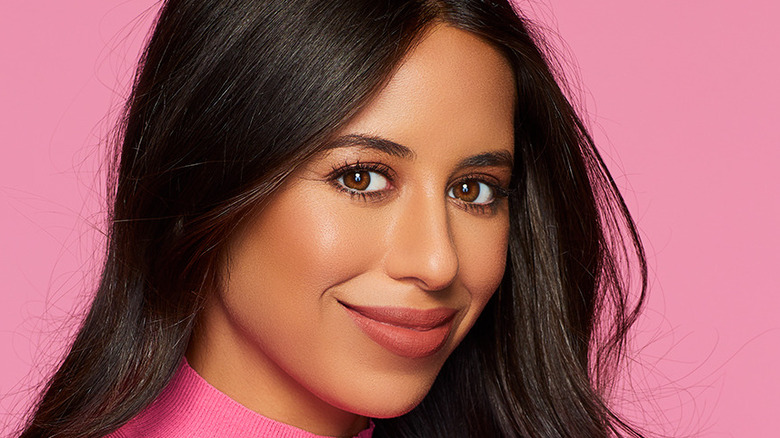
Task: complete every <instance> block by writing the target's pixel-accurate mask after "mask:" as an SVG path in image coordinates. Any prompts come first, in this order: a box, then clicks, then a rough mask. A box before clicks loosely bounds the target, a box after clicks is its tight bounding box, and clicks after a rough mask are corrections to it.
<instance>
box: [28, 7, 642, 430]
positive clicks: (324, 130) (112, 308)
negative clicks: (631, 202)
mask: <svg viewBox="0 0 780 438" xmlns="http://www.w3.org/2000/svg"><path fill="white" fill-rule="evenodd" d="M537 41H538V40H537V39H536V38H535V37H534V35H533V34H532V33H531V32H530V30H529V28H528V25H527V23H525V22H524V21H523V20H522V19H521V18H519V17H518V16H517V15H516V13H515V11H513V9H512V7H511V6H510V4H509V3H507V2H502V1H491V2H484V1H439V0H417V1H382V2H377V1H375V0H362V1H361V0H352V1H317V2H313V1H302V0H301V1H290V0H278V1H263V2H258V1H250V0H233V1H216V0H215V1H203V0H198V1H194V0H170V1H167V2H166V3H165V4H164V5H163V8H162V10H161V12H160V16H159V17H158V20H157V24H156V27H155V31H154V33H153V35H152V37H151V39H150V40H149V43H148V46H147V48H146V51H145V52H144V55H143V58H142V60H141V62H140V65H139V70H138V74H137V77H136V81H135V85H134V88H133V93H132V95H131V97H130V99H129V101H128V105H127V109H126V117H125V118H124V120H123V125H122V127H121V128H122V129H121V130H120V133H121V135H120V137H119V141H118V142H117V143H118V144H120V146H121V147H120V148H119V149H118V152H117V159H118V168H117V171H116V172H115V173H114V177H115V179H114V181H115V184H116V186H115V190H116V191H115V193H116V195H115V198H114V204H113V205H114V208H113V211H112V215H113V216H112V219H113V221H112V227H111V233H110V236H109V246H108V253H107V258H106V263H105V266H104V270H103V275H102V281H101V284H100V287H99V290H98V292H97V295H96V297H95V300H94V302H93V304H92V307H91V309H90V312H89V314H88V316H87V319H86V321H85V322H84V325H83V327H82V328H81V330H80V332H79V334H78V336H77V338H76V340H75V341H74V344H73V346H72V348H71V350H70V353H69V354H68V356H67V357H66V359H65V360H64V362H63V363H62V364H61V366H60V368H59V369H58V371H57V373H56V374H55V375H54V377H53V378H52V379H51V381H50V382H49V383H48V386H47V388H46V391H45V392H44V394H43V396H42V398H41V400H40V402H39V404H38V406H37V410H36V412H35V413H34V415H33V416H32V418H31V419H30V420H29V423H28V426H27V428H26V429H25V431H24V432H23V434H22V436H24V437H33V436H80V437H81V436H83V437H93V436H94V437H99V436H105V435H108V434H113V435H111V436H115V437H128V436H165V437H171V436H212V435H215V434H216V435H219V436H249V435H252V436H274V435H275V436H285V437H288V436H289V437H292V436H322V435H325V436H356V435H357V436H361V437H365V436H371V435H372V434H373V436H374V437H382V436H388V437H411V436H420V437H432V436H446V437H454V436H470V437H494V436H526V437H548V436H588V437H598V436H611V435H616V434H621V433H625V434H629V435H637V434H636V432H634V431H632V430H631V429H630V428H629V427H627V426H626V425H625V424H624V423H623V422H621V421H620V420H619V419H618V418H617V417H616V416H615V415H614V414H613V413H612V412H611V411H610V410H609V408H608V407H607V405H606V404H605V400H604V395H605V391H606V390H607V389H608V384H609V371H610V370H612V369H613V368H614V367H615V366H616V365H617V361H618V359H619V358H620V355H621V353H622V351H623V346H624V340H625V335H626V330H627V329H628V327H629V326H630V324H631V323H632V322H633V320H634V319H635V317H636V314H637V312H638V308H639V305H638V304H637V305H636V306H635V307H633V308H631V307H630V306H629V301H628V298H627V291H626V290H625V286H624V284H623V282H621V278H620V273H621V266H620V263H619V261H620V260H625V259H626V258H627V257H628V254H630V253H633V254H636V259H637V260H638V262H639V268H640V272H641V274H642V285H643V287H642V292H641V293H642V294H643V293H644V270H645V267H644V257H643V252H642V248H641V245H640V243H639V239H638V237H637V234H636V231H635V228H634V225H633V223H632V221H631V219H630V217H629V216H628V213H627V211H626V208H625V205H624V203H623V201H622V199H621V198H620V196H619V194H618V193H617V190H616V189H615V186H614V184H613V182H612V180H611V178H610V177H609V175H608V173H607V171H606V169H605V168H604V166H603V164H602V162H601V160H600V158H599V157H598V154H597V153H596V151H595V149H594V148H593V145H592V141H591V139H590V137H589V136H588V134H587V132H586V130H585V129H584V127H583V125H582V123H581V122H580V120H579V119H578V118H577V116H576V114H575V112H574V110H573V109H572V107H571V105H570V104H569V102H568V101H567V99H566V98H565V96H564V95H563V93H562V92H561V90H560V88H559V86H558V85H557V84H556V81H555V77H554V74H553V72H552V71H551V69H550V67H549V65H548V63H547V61H546V59H545V55H544V54H543V52H541V51H540V49H539V48H538V47H537ZM621 229H622V230H623V232H624V233H625V234H626V235H627V237H628V239H629V243H628V245H626V246H623V245H621V243H620V242H621V241H620V235H621V234H620V230H621ZM641 298H642V295H640V297H639V302H640V303H641ZM312 434H314V435H312Z"/></svg>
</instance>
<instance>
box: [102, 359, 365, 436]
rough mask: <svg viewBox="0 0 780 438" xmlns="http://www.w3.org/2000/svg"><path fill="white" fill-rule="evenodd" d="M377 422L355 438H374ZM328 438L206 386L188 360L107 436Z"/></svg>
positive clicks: (206, 383) (208, 385)
mask: <svg viewBox="0 0 780 438" xmlns="http://www.w3.org/2000/svg"><path fill="white" fill-rule="evenodd" d="M373 431H374V423H373V422H372V423H371V424H370V426H369V428H368V429H366V430H364V431H362V432H360V433H359V434H358V435H357V436H356V437H355V438H371V435H372V433H373ZM140 437H145V438H201V437H202V438H207V437H208V438H212V437H220V438H239V437H241V438H244V437H257V438H261V437H268V438H324V437H322V436H321V435H315V434H313V433H310V432H306V431H305V430H302V429H298V428H297V427H293V426H290V425H288V424H284V423H280V422H278V421H274V420H271V419H270V418H266V417H264V416H262V415H260V414H258V413H256V412H254V411H251V410H249V409H247V408H246V407H244V406H242V405H241V404H239V403H238V402H236V401H235V400H233V399H231V398H230V397H228V396H227V395H225V394H223V393H222V392H220V391H219V390H218V389H217V388H214V387H213V386H211V385H210V384H209V383H208V382H206V381H205V380H204V379H203V378H202V377H201V376H200V375H198V373H196V372H195V370H193V369H192V367H190V365H189V364H188V363H187V361H186V359H185V360H182V363H181V365H180V366H179V369H178V370H177V371H176V374H175V375H174V376H173V379H172V380H171V382H170V383H169V384H168V386H167V387H166V388H165V390H163V392H162V393H161V394H160V396H159V397H157V399H155V401H154V402H152V404H150V405H149V406H148V407H147V408H146V409H144V410H143V411H142V412H141V413H140V414H138V415H137V416H136V417H134V418H133V419H132V420H130V421H129V422H128V423H127V424H125V425H124V426H122V427H121V428H119V430H117V431H116V432H114V433H112V434H110V435H108V436H107V437H106V438H140Z"/></svg>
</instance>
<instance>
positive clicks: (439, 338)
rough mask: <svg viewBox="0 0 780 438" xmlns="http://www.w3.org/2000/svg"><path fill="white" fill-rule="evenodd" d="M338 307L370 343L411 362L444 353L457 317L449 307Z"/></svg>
mask: <svg viewBox="0 0 780 438" xmlns="http://www.w3.org/2000/svg"><path fill="white" fill-rule="evenodd" d="M339 303H340V304H341V305H342V306H344V309H346V311H347V313H348V314H349V316H350V317H351V318H352V321H354V322H355V324H356V325H357V326H358V327H359V328H360V329H361V330H362V331H363V333H365V334H366V335H367V336H368V337H369V338H371V340H373V341H374V342H376V343H377V344H379V345H381V346H382V347H384V348H385V349H387V350H389V351H390V352H392V353H395V354H397V355H399V356H403V357H409V358H421V357H426V356H430V355H432V354H434V353H436V352H438V351H439V350H441V348H442V347H443V346H444V344H445V342H446V341H447V338H448V337H449V335H450V331H451V330H452V323H453V319H454V317H455V314H456V313H457V311H456V310H455V309H450V308H446V307H439V308H436V309H429V310H421V309H411V308H404V307H369V306H357V305H353V304H347V303H344V302H341V301H339Z"/></svg>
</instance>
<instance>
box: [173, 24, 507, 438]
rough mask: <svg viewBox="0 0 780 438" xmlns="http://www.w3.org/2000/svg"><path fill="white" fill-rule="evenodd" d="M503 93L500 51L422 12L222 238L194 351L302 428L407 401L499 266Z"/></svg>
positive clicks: (200, 362)
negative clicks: (377, 72) (355, 97)
mask: <svg viewBox="0 0 780 438" xmlns="http://www.w3.org/2000/svg"><path fill="white" fill-rule="evenodd" d="M515 99H516V96H515V87H514V82H513V75H512V71H511V68H510V66H509V64H508V63H507V61H506V60H505V59H504V58H503V57H502V56H501V55H500V53H499V52H498V51H497V50H495V49H494V48H492V46H490V45H488V44H487V43H486V42H484V41H483V40H481V39H479V38H478V37H476V36H474V35H473V34H470V33H467V32H464V31H461V30H456V29H454V28H452V27H448V26H444V25H440V26H437V27H436V28H434V29H433V30H432V31H431V32H430V33H429V34H427V36H426V37H425V38H424V39H423V40H422V42H421V43H420V44H419V45H418V46H417V47H416V48H415V49H414V50H413V51H412V52H410V53H409V54H408V55H407V57H406V58H405V60H404V62H403V63H402V64H401V65H400V67H399V68H398V70H397V71H396V73H395V74H394V75H393V77H392V78H391V80H390V82H389V83H388V84H387V86H386V87H385V88H384V89H383V90H382V91H381V92H380V93H379V94H378V95H377V96H376V97H375V98H374V99H373V100H372V101H371V102H370V103H369V104H368V105H367V106H365V107H364V108H363V109H362V110H361V111H360V112H359V113H358V114H357V116H356V117H355V118H354V119H352V120H351V121H350V123H348V124H347V125H346V126H345V127H344V128H343V129H342V130H341V131H340V132H339V133H338V137H339V140H337V141H336V142H335V143H334V147H332V148H330V149H328V150H326V151H324V152H322V153H320V154H319V155H317V156H316V157H314V158H313V159H311V160H310V161H309V162H308V163H306V164H305V165H303V166H302V168H301V169H300V170H299V171H297V173H295V174H294V175H293V176H292V177H290V178H289V179H288V180H287V181H286V183H285V184H284V185H283V186H282V188H281V189H280V190H279V191H278V192H277V193H276V194H275V195H274V196H273V198H272V199H271V200H270V202H269V203H268V204H267V206H265V207H264V208H263V209H262V211H260V212H259V213H258V214H257V215H256V216H255V217H254V218H253V220H251V221H250V222H249V223H248V225H247V226H245V227H244V228H243V229H242V230H241V231H240V232H239V233H237V235H236V236H235V237H234V239H233V240H232V242H231V245H230V250H229V260H228V262H227V263H226V265H227V266H226V270H225V272H226V274H225V284H224V287H223V290H221V291H219V293H218V294H215V295H214V296H213V297H212V298H213V299H211V300H210V301H209V303H208V304H207V307H206V308H205V309H204V311H203V314H202V318H201V320H200V325H199V326H198V329H197V332H196V336H195V337H194V338H193V341H192V343H191V348H190V351H189V352H188V358H189V360H190V362H191V364H192V366H193V367H194V368H195V369H196V370H197V371H198V372H199V373H200V374H201V375H202V376H203V377H204V378H205V379H206V380H208V381H209V382H210V383H212V384H213V385H214V386H215V387H217V388H218V389H220V390H222V391H223V392H225V393H226V394H228V395H229V396H231V397H232V398H234V399H235V400H237V401H239V402H240V403H242V404H244V405H245V406H247V407H249V408H250V409H253V410H255V411H257V412H260V413H261V414H263V415H265V416H268V417H270V418H273V419H276V420H279V421H283V422H286V423H289V424H292V425H295V426H298V427H301V428H303V429H306V430H309V431H311V432H314V433H320V434H329V435H341V434H350V433H353V432H355V431H356V430H359V429H360V428H362V427H364V426H365V421H366V420H365V418H364V417H366V416H367V417H393V416H398V415H401V414H404V413H406V412H407V411H409V410H411V409H412V408H413V407H414V406H416V405H417V404H418V403H419V402H420V401H421V400H422V399H423V397H424V396H425V395H426V393H427V392H428V390H429V389H430V387H431V385H432V384H433V381H434V379H435V378H436V375H437V373H438V372H439V370H440V368H441V366H442V365H443V364H444V361H445V360H446V359H447V357H448V356H449V355H450V353H451V352H452V351H453V349H454V348H455V347H456V346H457V345H458V343H459V342H460V341H461V340H462V339H463V337H464V336H465V335H466V333H467V332H468V330H469V329H470V328H471V326H472V325H473V324H474V322H475V321H476V319H477V317H478V316H479V314H480V312H481V311H482V309H483V307H484V306H485V304H486V303H487V301H488V299H489V298H490V297H491V296H492V294H493V293H494V291H495V290H496V288H497V287H498V285H499V282H500V280H501V278H502V275H503V273H504V265H505V261H506V249H507V239H508V231H509V219H508V206H507V199H506V198H504V197H503V192H504V189H506V188H507V187H508V185H509V181H510V177H511V170H512V156H513V154H514V126H513V113H514V105H515V103H514V102H515Z"/></svg>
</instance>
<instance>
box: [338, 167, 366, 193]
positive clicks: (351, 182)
mask: <svg viewBox="0 0 780 438" xmlns="http://www.w3.org/2000/svg"><path fill="white" fill-rule="evenodd" d="M369 184H371V175H370V172H365V171H351V172H347V173H346V174H344V185H345V186H346V187H348V188H350V189H352V190H365V189H367V188H368V186H369Z"/></svg>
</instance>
